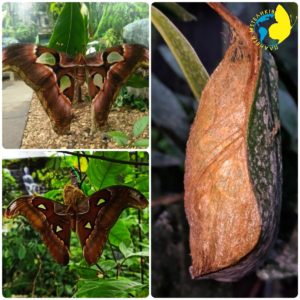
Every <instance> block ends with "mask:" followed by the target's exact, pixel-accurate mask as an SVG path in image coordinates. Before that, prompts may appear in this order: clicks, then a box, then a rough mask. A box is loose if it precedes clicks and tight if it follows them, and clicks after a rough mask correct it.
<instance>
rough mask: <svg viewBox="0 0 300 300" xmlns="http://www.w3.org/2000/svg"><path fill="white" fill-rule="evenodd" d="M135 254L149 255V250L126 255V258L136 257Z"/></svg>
mask: <svg viewBox="0 0 300 300" xmlns="http://www.w3.org/2000/svg"><path fill="white" fill-rule="evenodd" d="M135 256H142V257H149V252H148V251H140V252H135V253H130V254H128V255H127V256H126V258H130V257H135Z"/></svg>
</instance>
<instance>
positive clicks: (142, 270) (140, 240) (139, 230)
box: [138, 210, 144, 284]
mask: <svg viewBox="0 0 300 300" xmlns="http://www.w3.org/2000/svg"><path fill="white" fill-rule="evenodd" d="M141 213H142V212H141V210H139V211H138V220H139V229H138V233H139V242H140V245H139V248H140V252H142V251H143V247H142V230H141V226H140V225H141ZM140 265H141V283H142V284H143V283H144V268H143V267H144V258H143V257H142V256H141V257H140Z"/></svg>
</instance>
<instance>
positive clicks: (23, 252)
mask: <svg viewBox="0 0 300 300" xmlns="http://www.w3.org/2000/svg"><path fill="white" fill-rule="evenodd" d="M25 256H26V248H25V247H24V245H22V244H21V245H19V249H18V258H19V259H20V260H22V259H23V258H24V257H25Z"/></svg>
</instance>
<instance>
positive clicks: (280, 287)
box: [152, 3, 298, 297]
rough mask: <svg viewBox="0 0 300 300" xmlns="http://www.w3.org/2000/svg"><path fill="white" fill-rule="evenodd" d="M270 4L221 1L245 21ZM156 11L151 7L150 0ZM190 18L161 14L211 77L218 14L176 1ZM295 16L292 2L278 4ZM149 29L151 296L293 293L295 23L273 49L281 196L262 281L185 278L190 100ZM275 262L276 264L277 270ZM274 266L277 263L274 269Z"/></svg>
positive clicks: (220, 28) (221, 40)
mask: <svg viewBox="0 0 300 300" xmlns="http://www.w3.org/2000/svg"><path fill="white" fill-rule="evenodd" d="M277 4H278V3H269V4H266V3H227V4H226V6H227V7H228V8H229V9H230V10H231V11H232V12H233V14H235V15H236V16H238V17H239V18H240V19H241V20H243V21H244V23H246V24H249V23H250V21H251V19H252V17H253V16H255V14H256V13H257V12H260V11H261V10H263V9H266V8H276V5H277ZM155 6H157V7H158V8H160V9H162V7H161V6H159V4H155ZM181 6H183V7H184V8H185V9H186V10H187V11H189V12H190V13H192V14H193V15H194V16H195V17H197V20H196V21H191V22H183V21H180V20H178V18H176V17H174V16H172V15H171V14H170V13H168V12H167V11H164V13H165V14H166V15H167V16H168V17H169V18H170V19H171V20H172V22H174V24H175V25H176V26H177V27H178V28H179V29H180V31H181V32H182V33H183V35H184V36H185V37H186V38H187V40H188V41H189V42H190V43H191V45H192V46H193V47H194V49H195V51H196V52H197V54H198V56H199V57H200V60H201V61H202V63H203V64H204V66H205V68H206V69H207V71H208V72H209V73H210V74H211V73H212V72H213V70H214V69H215V68H216V66H217V65H218V64H219V62H220V61H221V59H222V56H223V53H224V51H225V50H226V43H227V38H226V36H227V34H226V33H227V32H228V30H227V29H226V26H225V25H224V23H223V22H222V20H221V18H220V17H219V16H218V15H217V14H216V13H215V12H214V11H213V10H212V9H211V8H210V7H209V6H207V5H206V4H204V3H181ZM283 6H284V7H285V9H287V10H288V12H289V13H290V14H292V15H293V16H294V17H295V14H297V5H295V4H283ZM164 45H165V43H164V41H163V39H162V38H161V37H160V35H159V33H158V32H157V31H156V30H155V28H154V27H152V199H153V201H152V295H153V296H154V297H295V296H296V295H297V293H298V288H297V247H298V245H297V236H298V234H297V181H298V180H297V177H298V173H297V144H298V140H297V139H298V136H297V109H296V105H297V95H298V86H297V83H298V74H297V69H298V56H297V54H298V48H297V47H298V39H297V23H296V24H295V26H294V27H293V29H292V33H291V35H290V36H289V37H288V38H287V39H286V40H285V41H284V42H282V44H280V45H279V50H277V51H276V52H275V53H273V54H274V57H275V60H276V63H277V66H278V70H279V78H280V84H279V88H280V93H279V95H280V114H281V115H280V117H281V123H282V130H281V134H282V154H283V196H282V213H281V222H280V232H279V237H278V240H277V242H276V245H275V249H274V250H273V251H272V252H271V253H270V257H269V258H268V260H267V262H266V264H265V265H264V266H262V268H264V269H263V270H265V269H268V268H269V267H270V266H271V267H272V268H274V272H273V273H272V275H270V280H267V281H265V280H263V279H262V275H261V273H260V272H252V273H251V274H249V275H248V276H246V277H244V278H243V279H242V280H240V281H238V282H235V283H219V282H216V281H213V280H198V281H193V280H191V279H190V275H189V273H188V268H189V266H190V265H191V259H190V255H189V241H188V235H189V229H188V224H187V220H186V216H185V212H184V205H183V189H184V187H183V174H184V159H185V145H186V141H187V138H188V133H189V128H190V126H191V124H192V121H193V118H194V116H195V112H196V109H197V101H195V99H194V98H193V94H192V92H191V90H190V89H189V87H188V85H187V83H186V81H185V79H184V77H183V76H182V75H180V73H178V72H174V65H175V64H174V63H172V62H171V63H170V62H167V60H166V59H165V57H170V55H169V52H168V49H166V48H165V47H164ZM279 265H280V266H281V267H279ZM282 265H283V266H284V267H283V268H282Z"/></svg>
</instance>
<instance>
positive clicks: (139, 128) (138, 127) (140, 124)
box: [133, 116, 149, 137]
mask: <svg viewBox="0 0 300 300" xmlns="http://www.w3.org/2000/svg"><path fill="white" fill-rule="evenodd" d="M148 122H149V117H148V116H144V117H141V118H140V119H138V120H137V121H136V122H135V123H134V125H133V136H135V137H137V136H139V135H141V134H142V133H143V131H144V130H145V129H146V127H147V125H148Z"/></svg>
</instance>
